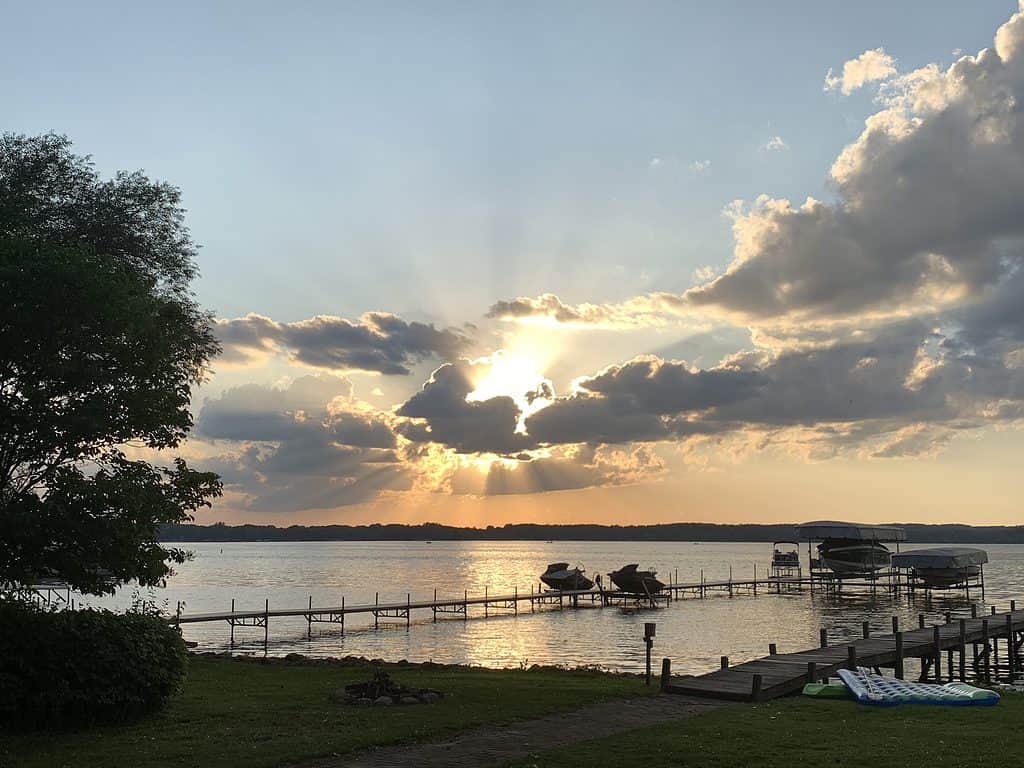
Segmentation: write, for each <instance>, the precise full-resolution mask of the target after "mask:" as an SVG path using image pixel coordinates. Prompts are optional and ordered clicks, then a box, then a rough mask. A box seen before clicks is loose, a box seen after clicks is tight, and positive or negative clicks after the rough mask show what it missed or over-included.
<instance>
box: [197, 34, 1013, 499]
mask: <svg viewBox="0 0 1024 768" xmlns="http://www.w3.org/2000/svg"><path fill="white" fill-rule="evenodd" d="M1022 51H1024V17H1022V15H1021V14H1016V15H1014V17H1013V18H1012V19H1011V20H1010V21H1009V22H1008V23H1007V24H1005V25H1003V27H1001V28H1000V30H999V31H998V33H997V34H996V42H995V47H994V49H989V50H985V51H982V52H980V53H979V54H978V55H977V56H965V57H963V58H961V59H960V60H959V61H957V62H956V63H955V64H954V65H952V66H951V67H950V68H948V69H947V70H945V71H942V70H940V69H939V68H938V67H936V66H928V67H923V68H921V69H918V70H915V71H913V72H908V73H906V74H902V75H901V74H897V73H888V74H886V75H884V77H883V78H879V77H876V76H875V75H877V74H878V72H879V71H881V70H880V69H879V67H878V66H877V64H878V61H877V60H875V61H874V64H873V65H872V66H873V67H874V68H872V67H870V66H868V65H867V63H866V62H865V61H861V60H862V59H864V57H863V56H862V57H859V58H858V59H857V60H855V61H861V65H863V66H862V67H861V69H860V70H858V69H856V68H854V69H852V70H851V73H850V81H849V82H850V87H851V88H853V87H855V86H854V85H853V84H854V83H856V82H860V85H863V84H864V83H865V82H873V81H877V80H881V86H880V88H879V102H878V104H879V106H878V108H877V112H876V114H874V115H872V116H871V117H869V118H868V119H867V121H866V123H865V126H864V130H863V131H862V133H861V134H860V136H859V137H858V138H857V139H856V140H855V141H853V142H852V143H851V144H850V145H849V146H847V147H846V148H845V149H844V150H843V151H842V152H841V153H840V155H839V156H838V157H837V158H836V160H835V162H834V164H833V166H832V168H831V171H830V173H831V178H832V182H833V184H834V192H835V194H834V197H833V199H832V200H831V201H830V202H821V201H817V200H813V199H808V200H807V201H806V202H804V203H802V204H799V205H794V204H791V203H790V202H789V201H787V200H778V199H773V198H771V197H768V196H762V197H760V198H758V199H757V200H756V201H754V202H753V203H752V204H750V205H742V204H740V205H736V206H732V207H730V208H729V212H728V215H730V216H731V218H732V225H733V233H734V238H735V248H734V253H733V258H732V261H731V263H730V264H729V265H728V267H727V268H726V269H724V270H715V269H712V268H711V267H704V268H701V269H700V270H698V271H696V272H695V273H694V275H693V280H694V281H695V282H696V283H698V285H695V286H694V287H693V288H691V289H690V290H688V291H686V292H685V293H683V294H672V293H667V292H652V293H649V294H646V295H643V296H639V297H635V298H631V299H627V300H625V301H612V302H605V303H578V304H570V303H567V302H565V301H563V300H562V299H561V298H559V296H557V295H555V294H554V293H543V294H540V295H539V296H536V297H518V298H513V299H508V300H502V301H498V302H497V303H495V304H494V305H492V306H491V308H490V310H489V311H488V316H489V317H490V318H492V319H497V320H500V321H505V322H516V323H530V322H537V323H543V324H548V325H552V326H567V327H572V328H595V329H636V328H643V327H655V328H662V327H663V326H665V325H666V324H667V322H668V320H669V319H673V320H674V321H675V323H676V325H677V326H682V325H685V324H686V323H687V322H700V323H703V324H704V326H705V327H711V328H713V329H714V332H708V333H705V334H702V335H699V336H693V337H689V338H686V339H682V340H678V339H668V338H665V335H664V331H662V335H661V338H662V341H661V342H659V343H662V344H663V346H662V348H661V350H660V352H661V354H660V355H658V356H654V355H642V356H638V357H634V358H632V359H628V360H626V361H625V362H622V363H621V364H619V365H613V366H609V367H607V368H604V369H602V370H599V371H596V372H594V373H591V374H589V375H585V376H582V377H580V378H578V379H576V380H575V381H574V382H573V386H572V389H571V390H570V391H568V392H566V393H563V394H561V395H558V394H557V393H556V392H555V391H554V389H553V388H552V387H551V386H550V385H549V384H542V383H541V382H538V383H537V386H536V388H535V389H532V391H529V392H527V391H524V392H512V393H507V394H501V395H498V396H493V397H490V396H487V395H488V394H489V392H490V391H491V390H487V391H485V390H484V389H480V391H479V392H478V391H477V389H478V383H479V382H482V381H485V377H486V375H487V374H488V373H489V372H493V368H488V363H487V361H486V359H480V360H467V359H463V355H464V351H465V350H466V349H467V347H468V346H469V335H468V332H466V331H461V330H455V329H436V328H435V327H434V326H430V325H424V324H418V323H408V322H406V321H404V320H402V319H401V318H398V317H396V316H394V315H387V314H384V313H372V314H370V315H365V316H363V317H362V318H361V319H360V320H359V321H358V322H353V321H348V320H343V319H340V318H312V319H310V320H307V321H302V322H300V323H277V322H275V321H273V320H270V319H269V318H264V317H260V316H258V315H249V316H247V317H245V318H239V319H237V320H227V321H221V323H220V326H219V327H220V330H221V334H222V337H223V338H224V340H225V344H226V346H227V347H228V350H229V353H230V354H237V355H239V356H244V355H246V354H251V353H252V352H253V351H255V352H256V353H257V354H261V353H262V354H277V353H278V352H285V353H287V354H288V355H289V356H290V357H291V358H292V360H293V361H295V362H297V363H299V364H301V365H309V366H314V367H324V368H327V369H330V370H372V371H376V372H380V373H392V374H402V373H408V372H409V370H410V368H411V366H412V365H413V364H414V363H417V362H420V361H422V360H426V359H435V358H436V359H439V360H442V361H443V362H442V364H441V365H439V366H438V367H437V368H436V370H434V372H433V374H432V375H431V377H430V379H429V380H428V381H427V382H426V383H425V384H424V385H423V387H422V388H421V389H420V390H419V391H417V392H415V393H413V394H411V395H410V396H408V398H407V399H406V401H405V402H404V403H402V404H401V405H400V406H398V407H397V408H396V409H395V410H394V411H393V412H383V411H380V410H377V409H374V408H372V407H370V406H369V405H368V404H366V403H362V402H360V401H358V400H357V399H356V398H355V396H354V393H353V391H352V386H351V384H350V383H349V382H348V381H347V380H345V379H342V378H340V377H337V376H328V377H300V378H299V379H296V380H295V382H293V383H292V384H291V385H289V386H288V387H279V388H268V387H259V386H256V385H249V386H245V387H236V388H233V389H230V390H227V391H226V392H224V393H223V394H222V395H221V396H220V397H217V398H211V399H208V400H207V401H206V403H205V404H204V406H203V408H202V410H201V411H200V413H199V416H198V418H197V421H196V433H197V435H198V436H200V437H201V438H202V439H205V440H213V441H216V445H217V446H218V447H220V446H222V445H224V444H225V443H227V444H229V447H230V450H229V451H227V452H225V453H223V454H222V455H221V456H219V457H217V458H216V459H215V462H219V466H220V467H222V468H223V472H224V473H225V480H226V481H227V482H228V484H229V488H230V489H231V490H232V491H233V492H237V493H240V494H243V495H244V497H245V498H246V499H247V503H248V504H249V505H250V506H251V507H252V508H260V509H274V508H280V509H285V508H297V507H301V508H307V507H308V508H316V507H320V506H332V505H335V506H336V505H340V504H346V503H355V502H356V501H365V500H369V499H372V498H375V497H376V496H378V495H379V494H381V493H388V492H391V491H396V490H404V489H413V488H414V489H416V490H422V489H429V490H444V491H446V492H452V493H471V494H481V495H487V494H511V493H532V492H545V491H556V490H568V489H573V488H584V487H593V486H604V485H617V484H627V483H631V482H639V481H641V480H643V479H649V478H652V477H657V476H659V475H660V474H662V473H663V472H664V460H663V455H664V454H666V452H668V451H674V452H677V453H678V454H680V455H683V456H684V457H685V458H686V460H687V461H689V460H696V459H697V458H699V457H700V456H702V455H704V454H710V453H712V452H715V453H717V454H718V455H722V456H742V455H744V454H746V453H752V452H759V451H766V450H778V451H785V452H788V453H791V454H794V455H798V456H802V457H804V458H806V459H808V460H815V461H817V460H825V459H829V458H832V457H835V456H840V455H851V456H856V457H858V458H862V459H870V460H891V459H899V458H902V457H910V456H930V455H933V454H934V453H936V452H937V451H940V450H942V449H943V447H944V446H946V445H947V444H948V443H949V442H950V441H951V440H952V439H954V437H956V436H957V435H959V434H963V433H966V432H970V431H972V430H979V429H982V428H985V427H987V426H990V425H1004V424H1006V425H1015V424H1021V423H1024V263H1022V262H1024V120H1022V116H1021V114H1020V110H1021V106H1020V105H1021V104H1024V56H1022V55H1021V52H1022ZM868 53H871V52H868ZM875 53H880V54H884V51H881V49H879V50H878V51H876V52H875ZM869 58H870V57H869ZM848 64H849V63H848ZM861 65H858V66H861ZM882 69H884V67H882ZM846 74H847V73H846V67H844V77H845V75H846ZM833 77H834V76H833ZM857 78H861V81H858V80H857ZM835 87H836V88H837V89H840V90H841V89H842V88H843V83H838V84H837V85H836V86H835ZM780 141H781V140H780ZM691 267H692V263H691V264H689V265H687V266H686V269H687V270H689V269H690V268H691ZM673 327H675V326H673ZM653 335H654V334H650V336H653ZM737 349H741V350H742V351H736V350H737ZM726 350H728V352H727V351H726ZM492 357H494V358H497V357H498V356H497V355H495V356H492ZM680 357H685V358H686V359H687V360H690V361H691V362H684V361H682V360H679V359H676V358H680ZM705 357H706V358H708V361H709V362H710V364H705V365H704V366H703V367H698V366H697V365H695V364H694V363H693V362H692V361H700V360H703V359H704V358H705ZM500 383H501V382H499V384H500ZM517 386H518V385H517ZM530 387H531V388H532V387H534V385H532V384H531V385H530ZM389 391H390V390H389ZM497 391H499V392H501V391H503V390H502V389H501V388H500V386H499V387H498V388H497ZM669 446H673V447H669Z"/></svg>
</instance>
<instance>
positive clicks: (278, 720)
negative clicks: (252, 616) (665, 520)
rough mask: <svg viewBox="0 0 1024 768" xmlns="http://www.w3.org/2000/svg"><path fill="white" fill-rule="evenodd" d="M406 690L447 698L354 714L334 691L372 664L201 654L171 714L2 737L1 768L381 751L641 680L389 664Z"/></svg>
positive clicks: (575, 702) (245, 760)
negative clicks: (259, 660)
mask: <svg viewBox="0 0 1024 768" xmlns="http://www.w3.org/2000/svg"><path fill="white" fill-rule="evenodd" d="M387 669H388V671H389V672H390V674H391V676H392V677H393V678H394V679H395V680H396V681H397V682H399V683H402V684H404V685H408V686H410V687H417V688H436V689H438V690H441V691H443V692H444V693H445V698H444V699H443V700H442V701H440V702H439V703H436V704H429V705H420V706H411V707H387V708H382V707H369V708H363V707H352V706H345V705H342V704H336V703H333V702H331V701H329V700H328V693H329V692H331V691H333V690H334V689H336V688H338V687H340V686H342V685H344V684H346V683H351V682H362V681H365V680H368V679H369V678H370V675H371V673H372V669H371V667H370V666H369V665H360V666H348V665H298V664H296V665H291V664H288V665H285V664H259V663H256V662H253V661H241V660H230V659H217V658H209V657H196V658H193V659H192V661H191V664H190V667H189V672H188V678H187V680H186V682H185V686H184V691H183V692H182V694H181V695H180V696H178V697H176V698H175V699H174V700H173V701H172V702H171V703H170V705H169V706H168V707H167V709H166V710H164V711H163V712H162V713H160V714H157V715H154V716H152V717H149V718H147V719H145V720H142V721H139V722H136V723H132V724H128V725H117V726H104V727H95V728H89V729H84V730H79V731H71V732H38V733H32V734H23V733H12V732H10V731H8V732H0V766H3V768H7V767H8V766H12V767H13V766H19V767H20V766H25V767H26V768H29V767H32V766H38V767H39V768H43V767H44V766H45V768H61V767H62V766H68V767H69V768H90V767H91V766H103V767H104V768H113V767H115V766H116V767H117V768H121V767H122V766H123V767H125V768H127V767H129V766H131V767H132V768H145V767H147V766H170V765H173V766H203V768H213V767H214V766H232V768H234V767H235V766H277V765H282V764H288V763H298V762H302V761H303V760H308V759H310V758H314V757H323V756H327V755H331V754H341V753H344V752H349V751H351V750H355V749H361V748H365V747H369V746H374V745H381V744H393V743H398V742H409V741H416V740H422V739H438V738H443V737H445V736H447V735H450V734H452V733H455V732H457V731H459V730H462V729H464V728H468V727H472V726H477V725H483V724H486V723H493V722H499V721H508V720H513V719H516V718H525V717H537V716H540V715H543V714H547V713H549V712H554V711H559V710H569V709H575V708H577V707H580V706H583V705H586V704H591V703H594V702H597V701H601V700H604V699H608V698H614V697H621V696H629V695H642V694H644V693H645V692H646V689H645V688H644V686H643V684H642V682H641V681H640V680H639V679H638V678H629V677H616V676H612V675H605V674H600V673H596V672H582V671H581V672H575V671H572V672H569V671H566V672H561V671H558V670H535V671H519V670H485V669H469V668H456V667H434V668H431V667H427V668H421V667H416V666H407V667H405V666H396V665H387Z"/></svg>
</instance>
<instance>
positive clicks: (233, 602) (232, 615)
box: [228, 597, 235, 650]
mask: <svg viewBox="0 0 1024 768" xmlns="http://www.w3.org/2000/svg"><path fill="white" fill-rule="evenodd" d="M228 623H229V624H231V645H229V646H228V647H229V648H230V649H231V650H234V648H235V598H233V597H232V598H231V621H230V622H228Z"/></svg>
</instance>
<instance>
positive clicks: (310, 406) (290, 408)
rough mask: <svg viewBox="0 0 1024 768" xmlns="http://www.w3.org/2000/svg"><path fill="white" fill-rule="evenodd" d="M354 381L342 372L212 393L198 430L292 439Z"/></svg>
mask: <svg viewBox="0 0 1024 768" xmlns="http://www.w3.org/2000/svg"><path fill="white" fill-rule="evenodd" d="M351 395H352V383H351V382H350V381H348V380H347V379H343V378H340V377H337V376H330V375H321V376H301V377H299V378H297V379H296V380H295V381H293V382H292V383H291V384H290V385H289V386H288V387H265V386H262V385H259V384H245V385H242V386H239V387H233V388H231V389H228V390H226V391H225V392H224V393H223V394H221V395H220V396H219V397H216V398H207V399H206V401H205V402H204V403H203V407H202V408H201V409H200V411H199V416H198V417H197V419H196V424H195V434H196V435H197V436H198V437H202V438H206V439H213V440H262V441H274V440H287V439H289V438H292V437H295V436H297V435H300V434H303V433H304V432H305V431H307V430H308V428H309V425H311V424H313V425H314V426H315V425H317V424H319V422H320V420H321V419H323V418H325V417H326V413H327V404H328V403H329V402H330V401H331V400H333V399H334V398H336V397H341V398H349V397H351Z"/></svg>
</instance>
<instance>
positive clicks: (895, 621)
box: [892, 616, 900, 635]
mask: <svg viewBox="0 0 1024 768" xmlns="http://www.w3.org/2000/svg"><path fill="white" fill-rule="evenodd" d="M899 631H900V618H899V616H893V617H892V633H893V634H894V635H895V634H896V633H897V632H899Z"/></svg>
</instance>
